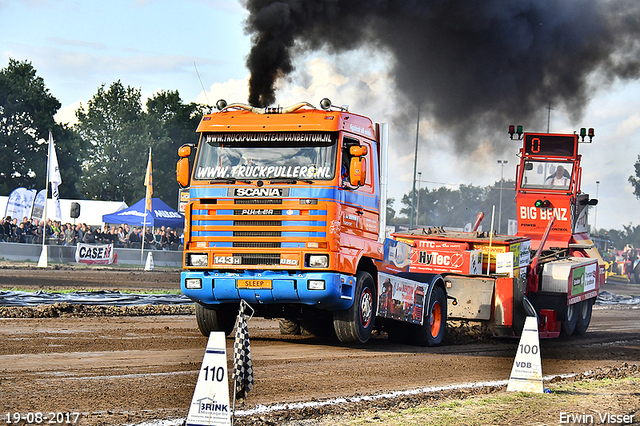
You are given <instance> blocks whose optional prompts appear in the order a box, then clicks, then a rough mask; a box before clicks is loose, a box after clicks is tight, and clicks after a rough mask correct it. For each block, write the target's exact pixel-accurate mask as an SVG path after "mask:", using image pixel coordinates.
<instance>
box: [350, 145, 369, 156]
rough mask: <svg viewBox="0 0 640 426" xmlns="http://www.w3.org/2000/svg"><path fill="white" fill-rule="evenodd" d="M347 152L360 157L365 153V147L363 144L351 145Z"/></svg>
mask: <svg viewBox="0 0 640 426" xmlns="http://www.w3.org/2000/svg"><path fill="white" fill-rule="evenodd" d="M349 154H351V155H352V156H353V157H362V156H363V155H367V147H366V146H363V145H353V146H350V147H349Z"/></svg>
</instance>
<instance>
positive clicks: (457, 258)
mask: <svg viewBox="0 0 640 426" xmlns="http://www.w3.org/2000/svg"><path fill="white" fill-rule="evenodd" d="M463 262H464V259H463V257H462V254H460V253H447V254H440V253H438V252H432V253H429V252H426V251H421V252H420V253H419V254H418V263H423V264H425V265H436V266H450V267H452V268H457V267H459V266H462V263H463Z"/></svg>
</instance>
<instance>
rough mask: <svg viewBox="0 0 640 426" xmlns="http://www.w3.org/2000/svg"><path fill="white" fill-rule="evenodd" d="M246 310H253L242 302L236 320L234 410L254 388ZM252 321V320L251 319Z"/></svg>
mask: <svg viewBox="0 0 640 426" xmlns="http://www.w3.org/2000/svg"><path fill="white" fill-rule="evenodd" d="M245 308H249V309H251V311H252V312H251V316H253V308H251V306H250V305H249V304H248V303H247V302H245V301H244V300H241V301H240V311H239V312H238V318H237V320H236V339H235V342H234V343H233V409H234V411H235V408H236V398H238V399H242V400H244V399H246V397H247V393H249V391H250V390H251V389H252V388H253V363H252V362H251V346H250V344H249V327H248V326H247V317H246V316H245V313H244V310H245ZM249 319H251V318H249Z"/></svg>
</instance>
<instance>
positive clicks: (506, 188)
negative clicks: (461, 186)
mask: <svg viewBox="0 0 640 426" xmlns="http://www.w3.org/2000/svg"><path fill="white" fill-rule="evenodd" d="M493 206H496V212H495V216H494V225H493V227H494V229H495V230H496V231H497V230H498V229H500V233H502V234H506V233H507V230H508V226H509V219H515V218H516V182H515V181H514V180H503V181H502V223H501V224H500V226H498V219H499V218H500V216H501V215H500V181H497V182H495V183H494V184H493V185H490V186H486V187H485V188H484V190H483V195H482V203H481V204H480V207H479V209H478V211H481V212H483V213H484V220H483V221H482V229H483V230H484V231H489V230H490V228H491V213H492V211H493Z"/></svg>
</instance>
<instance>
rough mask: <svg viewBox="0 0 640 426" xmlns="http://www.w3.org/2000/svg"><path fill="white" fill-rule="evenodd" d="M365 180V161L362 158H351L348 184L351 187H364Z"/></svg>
mask: <svg viewBox="0 0 640 426" xmlns="http://www.w3.org/2000/svg"><path fill="white" fill-rule="evenodd" d="M366 178H367V172H366V160H365V158H363V157H353V158H351V164H350V168H349V183H350V184H351V186H362V185H364V183H365V181H366Z"/></svg>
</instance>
